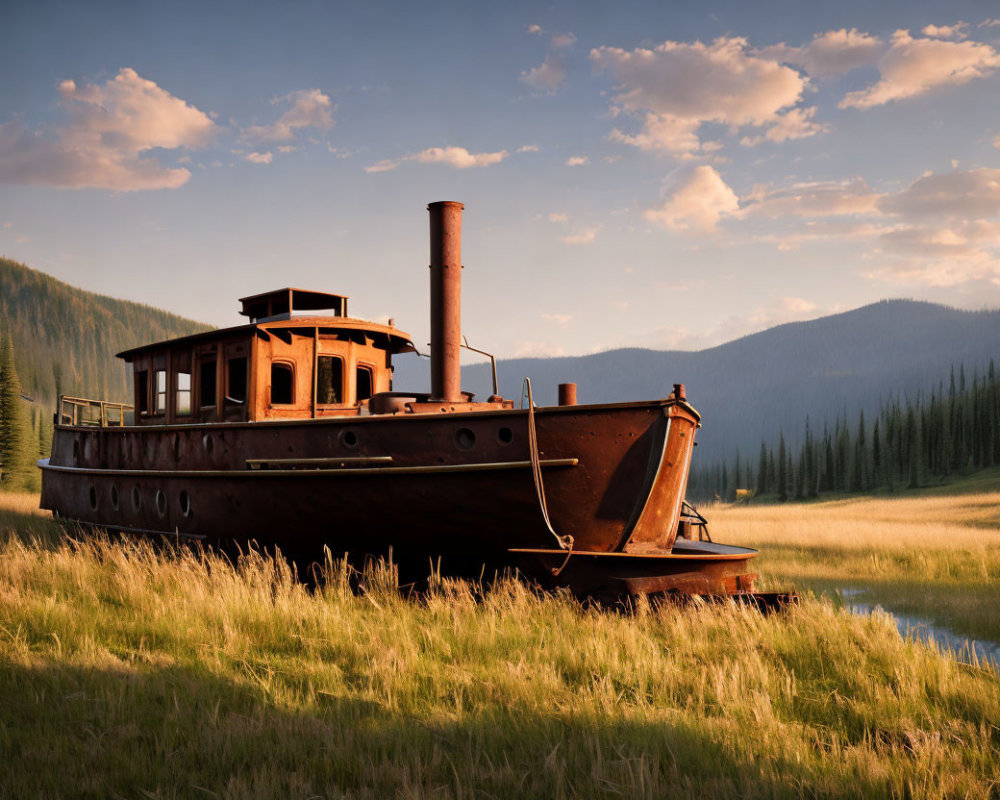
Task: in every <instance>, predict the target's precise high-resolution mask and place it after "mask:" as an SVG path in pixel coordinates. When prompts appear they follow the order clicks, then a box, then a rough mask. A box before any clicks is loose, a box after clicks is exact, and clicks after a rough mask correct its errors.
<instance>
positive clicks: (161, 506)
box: [156, 489, 167, 517]
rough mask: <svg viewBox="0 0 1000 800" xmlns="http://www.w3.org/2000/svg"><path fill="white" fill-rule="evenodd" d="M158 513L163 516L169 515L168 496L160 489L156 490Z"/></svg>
mask: <svg viewBox="0 0 1000 800" xmlns="http://www.w3.org/2000/svg"><path fill="white" fill-rule="evenodd" d="M156 513H157V514H159V515H160V516H161V517H165V516H166V515H167V496H166V495H165V494H164V493H163V491H162V490H160V489H157V490H156Z"/></svg>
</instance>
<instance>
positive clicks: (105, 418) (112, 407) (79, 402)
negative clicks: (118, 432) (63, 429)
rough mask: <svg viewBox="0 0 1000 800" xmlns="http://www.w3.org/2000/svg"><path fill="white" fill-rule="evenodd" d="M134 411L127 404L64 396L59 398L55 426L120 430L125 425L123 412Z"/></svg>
mask: <svg viewBox="0 0 1000 800" xmlns="http://www.w3.org/2000/svg"><path fill="white" fill-rule="evenodd" d="M134 410H135V408H134V406H132V405H130V404H129V403H117V402H115V401H113V400H92V399H91V398H89V397H72V396H71V395H66V394H64V395H60V396H59V410H58V411H57V412H56V424H58V425H71V426H81V425H85V426H92V427H100V428H121V427H123V426H124V425H125V412H126V411H134ZM88 412H90V413H88ZM95 412H96V413H95ZM109 412H111V413H109Z"/></svg>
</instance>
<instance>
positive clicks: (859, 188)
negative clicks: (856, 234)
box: [740, 178, 883, 218]
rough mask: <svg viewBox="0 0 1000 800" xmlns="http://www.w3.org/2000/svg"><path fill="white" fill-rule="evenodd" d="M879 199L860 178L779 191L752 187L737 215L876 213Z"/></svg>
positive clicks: (792, 187) (800, 215) (816, 183)
mask: <svg viewBox="0 0 1000 800" xmlns="http://www.w3.org/2000/svg"><path fill="white" fill-rule="evenodd" d="M882 197H883V195H882V194H881V193H878V192H875V191H873V190H872V189H870V188H869V186H868V184H867V183H865V181H864V179H863V178H853V179H851V180H847V181H816V182H812V183H796V184H793V185H792V186H790V187H787V188H783V189H772V188H770V187H754V189H753V190H752V191H751V192H750V194H749V195H747V196H746V197H744V198H743V200H742V203H741V206H742V210H741V212H740V213H741V215H743V216H749V215H751V214H756V215H762V216H766V217H771V218H777V217H786V216H797V217H827V216H841V215H849V214H865V215H867V214H877V213H878V211H879V209H878V201H879V200H880V198H882Z"/></svg>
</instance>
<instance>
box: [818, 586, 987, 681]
mask: <svg viewBox="0 0 1000 800" xmlns="http://www.w3.org/2000/svg"><path fill="white" fill-rule="evenodd" d="M866 593H867V590H866V589H858V588H844V589H838V590H837V595H838V596H839V598H840V600H841V602H842V604H843V607H844V608H845V609H847V610H848V611H850V612H851V613H852V614H865V615H866V614H871V613H872V612H873V611H881V612H884V613H886V614H888V615H889V616H891V617H892V619H893V621H894V622H895V623H896V629H897V630H898V631H899V635H900V636H902V637H903V638H904V639H915V640H917V641H920V642H924V643H926V644H931V645H936V646H937V647H939V648H941V649H942V650H948V651H950V652H951V653H952V654H954V656H955V658H956V659H958V660H959V661H963V662H965V663H967V664H978V665H979V666H990V667H992V668H993V669H995V670H998V671H1000V643H997V642H991V641H987V640H985V639H970V638H968V637H966V636H962V635H961V634H958V633H955V632H954V631H952V630H950V629H948V628H946V627H944V626H942V625H935V624H934V623H933V622H932V621H931V620H928V619H924V618H923V617H914V616H910V615H908V614H897V613H896V612H895V611H892V610H891V609H887V608H885V607H883V606H880V605H872V604H870V603H865V602H862V601H860V600H859V599H858V598H862V597H864V595H865V594H866Z"/></svg>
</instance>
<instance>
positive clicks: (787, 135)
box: [740, 106, 830, 147]
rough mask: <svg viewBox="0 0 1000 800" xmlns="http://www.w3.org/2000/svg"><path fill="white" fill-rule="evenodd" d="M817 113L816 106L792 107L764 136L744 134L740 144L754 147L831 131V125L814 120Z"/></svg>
mask: <svg viewBox="0 0 1000 800" xmlns="http://www.w3.org/2000/svg"><path fill="white" fill-rule="evenodd" d="M815 114H816V107H815V106H812V107H810V108H793V109H790V110H789V111H787V112H786V113H784V114H781V115H780V116H779V117H778V119H777V120H776V121H775V122H774V124H773V125H771V127H769V128H768V129H767V130H766V131H765V132H764V135H763V136H744V137H743V138H742V139H741V140H740V144H742V145H743V146H744V147H753V146H754V145H758V144H760V143H761V142H763V141H768V142H785V141H788V140H789V139H805V138H806V137H809V136H815V135H816V134H818V133H826V132H827V131H829V130H830V126H829V125H826V124H822V123H819V122H813V119H812V118H813V117H814V116H815Z"/></svg>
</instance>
